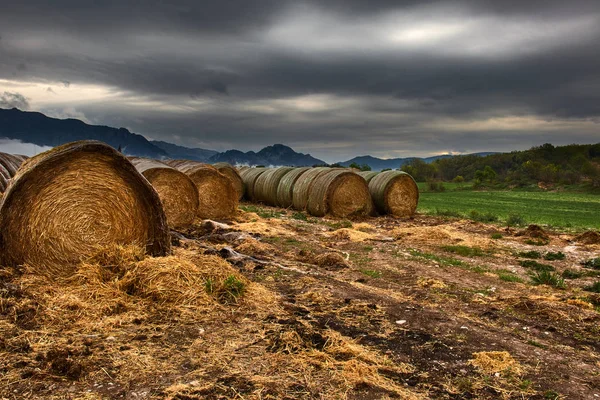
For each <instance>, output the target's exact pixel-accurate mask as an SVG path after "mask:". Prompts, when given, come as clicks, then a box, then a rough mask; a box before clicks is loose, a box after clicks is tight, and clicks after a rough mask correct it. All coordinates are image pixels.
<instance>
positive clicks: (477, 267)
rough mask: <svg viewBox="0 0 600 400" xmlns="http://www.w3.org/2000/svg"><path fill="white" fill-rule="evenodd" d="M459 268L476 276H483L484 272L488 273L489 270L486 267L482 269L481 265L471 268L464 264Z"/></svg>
mask: <svg viewBox="0 0 600 400" xmlns="http://www.w3.org/2000/svg"><path fill="white" fill-rule="evenodd" d="M461 268H463V269H466V270H468V271H471V272H475V273H476V274H484V273H486V272H489V269H487V268H486V267H482V266H481V265H475V266H471V265H468V264H464V265H463V266H461Z"/></svg>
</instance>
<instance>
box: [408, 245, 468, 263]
mask: <svg viewBox="0 0 600 400" xmlns="http://www.w3.org/2000/svg"><path fill="white" fill-rule="evenodd" d="M409 253H410V255H411V256H413V257H419V258H424V259H426V260H431V261H435V262H437V263H438V264H440V265H452V266H455V267H458V266H464V265H466V264H465V263H464V262H462V261H460V260H457V259H456V258H452V257H443V256H438V255H436V254H433V253H425V252H422V251H419V250H414V249H413V250H409Z"/></svg>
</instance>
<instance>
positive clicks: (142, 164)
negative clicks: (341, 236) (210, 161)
mask: <svg viewBox="0 0 600 400" xmlns="http://www.w3.org/2000/svg"><path fill="white" fill-rule="evenodd" d="M129 160H130V161H131V163H132V164H133V165H134V166H135V168H136V169H137V170H138V172H140V173H141V174H142V175H144V177H145V178H146V179H148V182H150V184H152V187H153V188H154V190H156V192H157V193H158V197H160V201H161V203H162V205H163V209H164V210H165V214H166V216H167V223H168V224H169V227H171V228H183V227H186V226H189V225H191V224H192V222H194V218H195V217H196V214H197V213H198V205H199V200H198V190H197V189H196V185H195V184H194V182H192V180H191V179H190V178H189V177H188V176H187V175H186V174H184V173H183V172H181V171H178V170H176V169H175V168H173V167H170V166H168V165H166V164H163V163H161V162H160V161H156V160H151V159H148V158H138V157H130V158H129Z"/></svg>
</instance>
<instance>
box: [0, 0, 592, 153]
mask: <svg viewBox="0 0 600 400" xmlns="http://www.w3.org/2000/svg"><path fill="white" fill-rule="evenodd" d="M2 2H3V1H2V0H0V3H2ZM202 3H204V2H202ZM323 3H324V2H317V1H312V2H311V1H306V2H298V1H293V2H292V1H283V0H279V1H262V0H261V1H258V0H250V1H246V2H237V1H236V2H234V1H219V2H214V3H213V4H201V3H200V2H193V1H183V0H182V1H175V2H168V4H167V2H164V1H159V0H156V1H151V2H143V3H142V2H124V1H106V2H102V4H101V5H100V4H99V3H97V2H91V1H74V0H57V1H55V2H42V1H39V2H37V1H35V0H32V1H27V2H19V3H14V4H13V3H9V4H0V5H2V9H3V10H4V11H3V12H2V13H0V35H1V38H2V39H1V40H0V92H2V91H6V92H5V95H6V93H9V92H10V93H17V92H18V93H24V92H25V91H26V90H28V89H21V88H20V87H19V85H28V84H31V85H34V84H39V85H40V87H43V89H44V90H43V91H44V92H45V94H44V95H40V96H36V95H35V93H34V92H31V93H33V94H29V92H27V93H28V94H27V97H29V98H30V103H31V108H32V109H37V110H41V111H47V112H51V113H52V114H54V115H57V116H60V115H64V114H65V110H68V113H69V114H70V115H73V114H75V115H76V114H77V113H81V115H85V116H86V117H87V118H88V119H89V120H90V121H95V122H99V123H103V124H110V125H116V126H126V127H128V128H131V129H133V130H134V131H136V132H138V133H142V134H145V135H147V136H149V137H152V138H156V139H164V140H169V141H173V142H176V143H180V144H184V145H191V146H205V147H212V148H216V149H219V150H221V149H228V148H234V147H235V148H239V149H242V150H247V149H258V148H260V147H262V146H264V145H268V144H272V143H274V142H283V143H287V144H290V145H293V146H295V147H297V148H298V149H299V150H303V151H310V152H311V153H313V154H315V155H317V156H319V157H322V158H325V159H327V160H330V161H332V160H336V159H340V158H345V157H350V156H353V155H356V154H358V153H367V152H370V153H373V154H376V155H380V156H386V155H387V156H398V155H404V156H409V155H413V154H415V155H425V154H431V153H438V152H444V151H482V150H511V149H517V148H526V147H529V146H531V145H535V144H540V142H547V141H550V142H553V143H557V144H558V143H570V142H594V141H598V137H600V136H599V135H598V133H599V132H600V130H599V129H598V128H600V124H598V121H599V120H600V45H599V43H600V4H599V3H598V2H597V1H574V2H568V3H567V2H564V1H554V0H550V1H548V0H544V1H542V0H539V1H538V0H535V1H527V2H522V1H516V0H515V1H502V2H498V1H492V0H489V1H474V0H471V1H469V0H462V1H454V2H448V1H426V2H423V1H416V0H406V1H385V0H375V1H370V2H363V1H358V0H353V1H342V0H334V1H331V2H327V3H326V4H327V6H324V5H323ZM2 85H5V86H7V87H4V88H3V87H2ZM9 85H12V86H11V87H8V86H9ZM31 90H33V89H31ZM99 93H101V94H99ZM50 96H51V97H50ZM103 96H104V97H103ZM2 99H3V100H0V106H2V104H4V103H2V102H1V101H4V102H6V101H7V100H4V98H2ZM11 99H12V98H11ZM23 100H25V99H23ZM11 101H13V103H14V99H12V100H11ZM11 104H12V103H11ZM23 105H24V106H26V105H27V103H26V102H25V103H23ZM365 139H367V140H365Z"/></svg>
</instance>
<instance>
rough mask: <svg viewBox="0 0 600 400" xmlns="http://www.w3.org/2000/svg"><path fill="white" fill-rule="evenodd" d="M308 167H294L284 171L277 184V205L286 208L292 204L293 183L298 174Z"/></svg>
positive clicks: (308, 168)
mask: <svg viewBox="0 0 600 400" xmlns="http://www.w3.org/2000/svg"><path fill="white" fill-rule="evenodd" d="M310 169H311V168H310V167H302V168H294V169H292V170H291V171H289V172H288V173H286V174H285V175H284V176H283V177H282V178H281V180H280V181H279V185H278V186H277V205H278V206H279V207H284V208H288V207H291V206H293V205H294V185H295V184H296V181H297V180H298V178H300V176H301V175H302V174H303V173H305V172H306V171H308V170H310Z"/></svg>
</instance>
